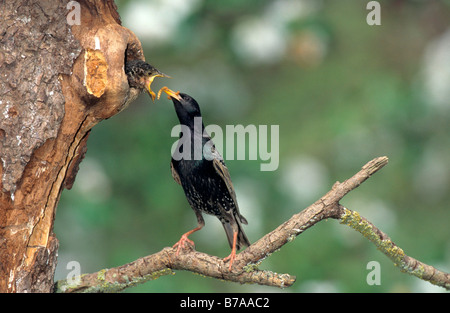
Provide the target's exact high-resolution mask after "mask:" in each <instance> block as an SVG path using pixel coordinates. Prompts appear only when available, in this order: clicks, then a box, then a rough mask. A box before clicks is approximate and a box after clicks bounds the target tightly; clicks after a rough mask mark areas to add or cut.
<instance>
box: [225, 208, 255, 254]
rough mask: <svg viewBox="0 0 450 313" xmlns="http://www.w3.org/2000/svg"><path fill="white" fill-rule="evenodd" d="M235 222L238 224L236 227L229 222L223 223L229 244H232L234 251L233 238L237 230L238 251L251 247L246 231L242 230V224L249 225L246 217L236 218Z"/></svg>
mask: <svg viewBox="0 0 450 313" xmlns="http://www.w3.org/2000/svg"><path fill="white" fill-rule="evenodd" d="M233 222H235V224H236V226H235V227H233V225H232V224H231V223H229V222H223V223H222V225H223V228H224V229H225V233H226V234H227V239H228V243H229V244H230V247H231V249H233V236H234V232H235V229H236V230H237V232H238V235H237V240H236V249H237V250H240V249H241V248H243V247H248V246H250V241H249V240H248V238H247V235H246V234H245V233H244V229H243V228H242V224H245V225H247V220H246V219H245V217H243V216H242V215H240V216H236V218H235V220H234V221H233ZM241 223H242V224H241ZM233 224H234V223H233Z"/></svg>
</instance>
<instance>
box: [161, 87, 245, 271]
mask: <svg viewBox="0 0 450 313" xmlns="http://www.w3.org/2000/svg"><path fill="white" fill-rule="evenodd" d="M162 90H163V91H165V92H166V93H167V94H169V96H170V98H171V99H172V102H173V104H174V106H175V111H176V113H177V116H178V119H179V120H180V124H181V125H186V126H187V127H188V128H189V130H190V136H191V137H190V143H191V144H190V147H191V151H190V153H187V154H183V155H184V156H186V155H187V156H188V157H187V158H186V157H183V158H174V157H172V161H171V164H170V165H171V169H172V176H173V177H174V179H175V181H177V182H178V183H179V184H180V185H181V186H182V187H183V190H184V192H185V195H186V198H187V200H188V202H189V204H190V205H191V207H192V209H193V210H194V212H195V214H196V216H197V221H198V226H197V227H196V228H195V229H193V230H192V231H190V232H187V233H186V234H184V235H183V237H182V238H181V239H180V242H178V243H177V244H176V245H178V247H179V248H181V246H182V245H183V244H184V242H185V241H189V242H191V241H190V240H189V239H187V236H189V235H190V234H192V233H193V232H195V231H197V230H200V229H201V228H202V227H203V226H204V224H205V222H204V220H203V217H202V213H206V214H211V215H215V216H216V217H217V218H219V220H220V221H221V222H222V225H223V227H224V229H225V233H226V235H227V238H228V242H229V244H230V247H231V248H232V253H231V254H230V256H229V257H228V258H227V259H230V268H231V264H232V262H233V260H234V257H235V255H236V249H237V250H239V249H241V248H242V247H244V246H249V245H250V242H249V240H248V238H247V236H246V235H245V233H244V231H243V229H242V224H247V220H246V219H245V218H244V217H243V216H242V215H241V214H240V212H239V206H238V203H237V201H236V194H235V191H234V188H233V184H232V182H231V177H230V174H229V172H228V168H227V167H226V166H225V163H224V161H223V158H222V156H221V155H220V154H219V152H218V151H217V150H216V149H215V146H214V144H213V143H212V141H211V137H210V136H209V135H208V134H207V133H206V132H205V130H204V126H203V123H202V124H201V127H197V128H198V129H196V128H195V127H194V118H200V117H201V113H200V108H199V106H198V103H197V101H195V99H193V98H192V97H190V96H189V95H187V94H183V93H181V94H179V93H174V92H173V91H171V90H170V89H168V88H166V87H165V89H164V88H163V89H162ZM184 142H185V141H184V140H183V141H182V140H180V141H179V142H178V147H177V149H178V150H177V151H179V150H181V149H183V148H185V147H184V144H183V143H184ZM200 143H201V145H202V146H201V147H198V146H197V147H196V146H195V145H196V144H197V145H198V144H200ZM195 149H199V150H200V149H201V150H200V151H202V152H203V153H201V159H199V160H195V157H196V156H197V155H196V154H195V152H194V150H195ZM183 152H184V151H183ZM189 156H190V157H189ZM178 251H179V250H178Z"/></svg>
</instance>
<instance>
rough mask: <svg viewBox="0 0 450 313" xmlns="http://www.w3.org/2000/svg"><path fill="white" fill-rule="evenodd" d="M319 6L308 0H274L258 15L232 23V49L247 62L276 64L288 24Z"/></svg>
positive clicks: (283, 45) (280, 56)
mask: <svg viewBox="0 0 450 313" xmlns="http://www.w3.org/2000/svg"><path fill="white" fill-rule="evenodd" d="M319 2H320V1H319ZM319 6H320V3H318V2H317V1H311V0H277V1H274V2H272V3H270V4H269V5H268V7H267V8H266V10H265V12H264V13H263V14H262V15H261V16H249V17H247V18H244V19H242V20H241V21H240V22H239V23H237V24H236V25H235V27H234V29H233V31H232V36H231V45H232V48H233V50H234V51H235V53H236V54H237V55H238V57H240V58H241V60H243V61H244V62H245V63H247V64H249V65H257V64H274V63H277V62H278V61H280V60H281V59H282V58H283V57H284V56H285V53H286V50H287V46H288V41H289V30H288V26H289V23H290V22H292V21H294V20H296V19H301V18H303V17H306V16H308V15H309V14H312V13H313V12H315V11H316V10H317V8H318V7H319Z"/></svg>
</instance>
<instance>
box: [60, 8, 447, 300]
mask: <svg viewBox="0 0 450 313" xmlns="http://www.w3.org/2000/svg"><path fill="white" fill-rule="evenodd" d="M116 3H117V5H118V8H119V13H120V15H121V18H122V23H123V25H124V26H125V27H127V28H129V29H131V30H132V31H134V32H135V33H136V35H137V36H138V37H139V38H140V40H141V42H142V44H143V48H144V51H145V56H146V59H147V61H149V62H150V63H151V64H153V65H155V66H156V67H158V69H160V70H161V71H163V72H164V73H167V74H169V75H171V76H172V77H173V79H171V80H168V79H157V80H156V81H155V83H154V84H153V89H154V90H159V88H161V87H162V86H165V85H167V86H169V87H170V88H172V89H175V90H181V91H183V92H186V93H188V94H190V95H192V96H193V97H194V98H196V99H197V100H198V102H199V103H200V106H201V108H202V113H203V118H204V122H205V123H206V124H217V125H220V126H222V127H223V128H224V129H225V125H236V124H243V125H250V124H253V125H256V126H258V125H269V126H270V125H279V129H280V138H279V158H280V161H279V168H278V169H277V170H276V171H273V172H261V171H260V168H259V166H260V163H261V160H256V161H251V160H248V158H246V160H228V161H227V166H228V168H229V170H230V173H231V176H232V179H233V182H234V185H235V189H236V193H237V198H238V201H239V203H240V207H241V213H242V214H243V215H244V216H246V218H247V219H248V220H249V225H248V226H246V227H245V231H246V233H247V235H248V236H249V238H250V240H251V241H252V242H254V241H256V240H257V239H259V238H260V237H261V236H263V235H264V234H266V233H267V232H269V231H271V230H273V229H274V228H275V227H277V226H278V225H279V224H281V223H283V222H284V221H286V220H287V219H288V218H290V217H291V216H292V215H293V214H295V213H297V212H299V211H300V210H302V209H303V208H305V207H306V206H308V205H309V204H311V203H313V202H314V201H315V200H317V199H318V198H319V197H320V196H321V195H322V194H323V193H325V192H326V191H328V190H329V189H330V188H331V186H332V185H333V183H334V182H335V181H337V180H340V181H342V180H344V179H346V178H348V177H350V176H351V175H353V174H354V173H356V172H357V171H358V170H359V169H360V168H361V166H362V165H364V164H365V163H366V162H368V161H369V160H371V159H372V158H374V157H377V156H383V155H386V156H388V157H389V160H390V162H389V164H388V166H386V167H385V168H383V169H382V170H381V171H380V172H378V173H377V174H376V175H375V176H373V177H372V178H371V179H369V180H368V181H367V182H365V183H364V184H363V185H361V186H360V187H359V188H357V189H356V190H354V191H353V192H351V193H350V194H349V195H347V196H346V197H345V198H344V199H343V201H342V204H344V205H345V206H347V207H348V208H350V209H352V210H356V211H358V212H360V213H361V214H362V215H363V216H365V217H367V218H368V219H369V220H370V221H372V222H373V223H374V224H375V225H376V226H378V227H379V228H380V229H381V230H383V231H384V232H386V233H387V234H388V235H389V236H390V237H391V239H392V240H393V241H394V242H395V243H397V244H398V245H399V246H400V247H401V248H403V249H404V251H405V252H406V253H407V254H408V255H410V256H412V257H414V258H417V259H419V260H421V261H423V262H425V263H428V264H430V265H433V266H435V267H437V268H439V269H441V270H445V271H447V272H448V271H450V227H449V221H450V210H449V203H450V192H449V191H450V170H449V168H450V157H449V156H450V136H449V134H450V127H449V118H450V27H449V26H450V2H449V1H400V0H398V1H379V3H380V4H381V25H379V26H376V25H375V26H369V25H368V24H367V23H366V16H367V14H368V13H369V12H370V11H369V10H367V9H366V3H367V1H359V0H340V1H331V0H329V1H326V0H323V1H316V0H274V1H268V0H258V1H256V0H246V1H241V0H240V1H238V0H233V1H215V0H170V1H169V0H152V1H147V0H145V1H144V0H142V1H140V0H132V1H131V0H130V1H116ZM176 124H178V120H177V118H176V115H175V111H174V109H173V105H172V103H171V102H169V100H167V99H166V97H162V99H161V100H159V101H156V102H155V103H152V102H151V100H150V98H149V97H148V95H147V94H142V95H141V96H140V97H139V99H138V100H137V101H136V102H134V103H133V104H132V105H131V106H130V107H129V108H128V109H127V110H125V111H124V112H123V113H121V114H119V115H118V116H115V117H114V118H111V119H110V120H107V121H103V122H102V123H100V124H99V125H98V126H96V127H95V128H94V129H93V130H92V132H91V135H90V138H89V141H88V152H87V155H86V158H85V160H84V161H83V162H82V163H81V167H80V172H79V174H78V176H77V179H76V182H75V185H74V187H73V189H72V190H70V191H64V192H63V194H62V198H61V202H60V204H59V207H58V211H57V216H56V223H55V233H56V235H57V237H58V238H59V240H60V249H59V261H58V269H57V277H56V278H57V279H61V278H64V277H65V276H66V275H67V274H68V272H69V271H70V270H69V269H66V265H67V263H68V262H69V261H73V260H75V261H78V262H79V263H80V265H81V271H82V272H83V273H90V272H95V271H98V270H100V269H102V268H108V267H115V266H119V265H122V264H124V263H128V262H131V261H133V260H135V259H137V258H139V257H142V256H145V255H148V254H152V253H154V252H157V251H160V250H161V249H162V248H164V247H167V246H171V245H173V244H174V243H175V242H176V241H177V240H178V239H179V238H180V236H181V234H183V233H184V232H186V231H188V230H190V229H192V228H193V227H195V225H196V218H195V215H194V213H193V211H192V209H191V208H190V207H189V205H188V203H187V201H186V199H185V196H184V194H183V191H182V189H181V187H180V186H179V185H177V184H176V183H175V182H174V181H173V179H172V177H171V174H170V168H169V162H170V149H171V147H172V145H173V143H174V142H175V141H176V138H173V137H171V130H172V127H173V126H175V125H176ZM222 154H225V151H222ZM190 238H191V239H192V240H194V241H195V243H196V248H197V249H198V250H199V251H202V252H206V253H209V254H213V255H218V256H222V257H225V256H227V255H228V254H229V252H230V249H229V247H228V243H227V240H226V237H225V234H224V232H223V228H222V226H221V225H220V222H219V221H218V220H217V219H216V218H213V217H208V216H207V217H206V227H205V228H204V229H203V230H201V231H200V232H197V233H195V234H194V235H192V236H191V237H190ZM370 261H377V262H379V263H380V265H381V284H380V285H375V286H370V285H368V284H367V282H366V276H367V275H368V274H369V270H367V269H366V265H367V263H368V262H370ZM261 268H262V269H270V270H273V271H276V272H280V273H290V274H292V275H296V276H297V282H296V283H295V284H294V285H293V286H292V287H291V288H288V289H284V290H279V289H277V288H270V287H263V286H257V285H239V284H235V283H228V282H223V281H219V280H215V279H210V278H204V277H201V276H199V275H194V274H192V273H189V272H182V271H178V272H176V275H175V276H164V277H161V278H159V279H157V280H155V281H151V282H148V283H146V284H143V285H140V286H137V287H135V288H131V289H129V290H127V291H130V292H316V291H317V292H427V291H438V292H439V291H443V289H441V288H438V287H435V286H433V285H431V284H429V283H426V282H422V281H420V280H419V279H417V278H414V277H411V276H409V275H406V274H403V273H401V272H400V271H399V270H398V269H397V268H395V267H394V265H393V264H392V263H391V262H390V261H389V260H388V258H387V257H386V256H384V255H382V254H381V253H380V252H379V251H377V250H376V248H375V247H374V246H373V245H372V244H371V243H369V242H368V241H367V240H366V239H364V238H363V237H362V236H361V235H360V234H358V233H357V232H355V231H353V230H351V229H349V228H348V227H346V226H343V225H340V224H339V223H338V222H337V221H335V220H329V221H326V222H325V221H323V222H321V223H319V224H317V225H316V226H314V227H313V228H311V229H309V230H307V231H306V232H305V233H303V234H302V235H301V236H299V237H297V239H296V240H294V241H293V242H291V243H289V244H287V245H286V246H284V247H283V248H282V249H281V250H280V251H279V252H277V253H274V254H273V255H272V256H271V257H270V258H268V259H266V260H265V261H264V262H263V263H262V265H261Z"/></svg>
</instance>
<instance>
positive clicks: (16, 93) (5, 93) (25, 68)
mask: <svg viewBox="0 0 450 313" xmlns="http://www.w3.org/2000/svg"><path fill="white" fill-rule="evenodd" d="M0 14H1V18H0V20H1V23H0V73H1V75H0V158H1V163H0V178H1V180H0V292H51V291H52V290H53V285H54V281H53V277H54V272H55V267H56V256H57V250H58V240H57V239H56V237H55V236H54V234H53V231H52V230H53V224H54V217H55V210H56V206H57V204H58V201H59V198H60V194H61V191H62V190H63V189H64V188H68V189H70V187H71V186H72V184H73V181H74V178H75V175H76V173H77V170H78V165H79V163H80V162H81V160H82V158H83V156H84V153H85V151H86V143H87V138H88V135H89V132H90V130H91V128H92V127H93V126H94V125H96V124H97V123H98V122H100V121H101V120H103V119H106V118H109V117H111V116H113V115H115V114H117V113H119V112H120V111H121V110H122V109H123V108H125V107H126V105H127V104H128V103H129V102H130V101H131V100H133V99H134V98H135V97H136V96H137V94H138V91H137V90H134V89H130V88H129V86H128V82H127V77H126V75H125V73H124V70H123V69H124V62H125V60H126V59H127V58H128V59H144V56H143V52H142V48H141V44H140V42H139V40H138V39H137V38H136V37H135V35H134V34H133V33H132V32H131V31H129V30H128V29H126V28H124V27H122V26H121V25H120V18H119V15H118V13H117V8H116V6H115V4H114V2H113V1H112V0H109V1H104V0H79V1H70V2H69V1H67V0H65V1H64V0H46V1H38V0H21V1H17V0H6V1H2V2H1V3H0Z"/></svg>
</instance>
